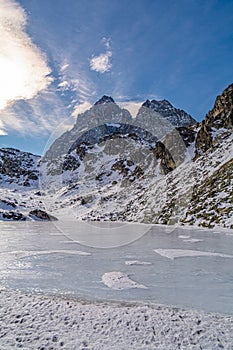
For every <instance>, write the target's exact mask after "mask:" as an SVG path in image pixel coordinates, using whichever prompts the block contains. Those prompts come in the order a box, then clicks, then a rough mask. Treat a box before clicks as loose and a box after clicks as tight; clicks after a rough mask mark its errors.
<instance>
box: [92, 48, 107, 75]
mask: <svg viewBox="0 0 233 350" xmlns="http://www.w3.org/2000/svg"><path fill="white" fill-rule="evenodd" d="M111 57H112V52H111V51H107V52H106V53H102V54H101V55H99V56H94V57H92V58H91V59H90V68H91V69H92V70H94V71H96V72H98V73H105V72H108V71H109V70H110V69H111V67H112V64H111V62H110V58H111Z"/></svg>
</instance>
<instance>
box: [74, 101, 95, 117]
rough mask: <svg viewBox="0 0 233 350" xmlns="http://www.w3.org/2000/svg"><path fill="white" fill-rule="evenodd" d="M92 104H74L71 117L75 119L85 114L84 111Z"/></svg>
mask: <svg viewBox="0 0 233 350" xmlns="http://www.w3.org/2000/svg"><path fill="white" fill-rule="evenodd" d="M91 106H92V104H91V103H90V102H83V103H79V104H76V105H75V107H74V111H73V113H72V116H73V117H77V116H78V115H79V114H81V113H83V112H85V111H86V110H88V109H89V108H91Z"/></svg>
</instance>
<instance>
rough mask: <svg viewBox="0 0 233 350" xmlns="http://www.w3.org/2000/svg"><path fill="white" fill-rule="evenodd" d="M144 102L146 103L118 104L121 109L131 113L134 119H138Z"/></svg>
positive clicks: (128, 102)
mask: <svg viewBox="0 0 233 350" xmlns="http://www.w3.org/2000/svg"><path fill="white" fill-rule="evenodd" d="M143 102H144V101H141V102H133V101H132V102H130V101H127V102H118V104H119V106H120V107H121V108H125V109H127V110H128V111H129V112H130V114H131V115H132V117H136V115H137V113H138V110H139V108H140V107H141V105H142V104H143Z"/></svg>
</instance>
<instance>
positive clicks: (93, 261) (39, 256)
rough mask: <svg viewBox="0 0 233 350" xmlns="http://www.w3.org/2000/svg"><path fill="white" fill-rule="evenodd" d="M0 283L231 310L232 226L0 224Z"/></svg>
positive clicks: (44, 290) (82, 295)
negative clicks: (201, 228)
mask: <svg viewBox="0 0 233 350" xmlns="http://www.w3.org/2000/svg"><path fill="white" fill-rule="evenodd" d="M0 240H1V244H0V279H1V286H3V287H4V286H5V287H9V288H13V289H20V290H23V291H32V292H42V293H51V294H53V293H55V294H65V295H66V294H67V295H71V296H75V297H79V298H86V299H95V300H98V299H102V300H103V299H104V300H105V299H106V300H122V301H132V302H133V301H138V302H140V301H143V302H152V303H156V304H165V305H173V306H178V307H188V308H190V307H191V308H195V309H202V310H206V311H213V312H220V313H229V314H233V234H232V231H230V230H229V231H223V230H222V231H219V232H218V231H217V230H214V231H213V230H198V229H192V228H175V227H164V226H146V225H139V224H129V225H125V224H107V223H106V224H104V223H103V224H98V225H97V224H96V225H95V224H94V225H89V224H85V223H82V222H63V223H62V222H61V223H56V224H53V223H40V222H27V223H22V222H21V223H15V222H14V223H12V222H0Z"/></svg>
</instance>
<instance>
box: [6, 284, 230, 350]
mask: <svg viewBox="0 0 233 350" xmlns="http://www.w3.org/2000/svg"><path fill="white" fill-rule="evenodd" d="M0 305H1V316H0V348H1V349H4V350H8V349H16V348H17V349H18V348H21V349H28V350H32V349H40V350H42V349H44V350H48V349H51V350H52V349H53V350H55V349H66V350H72V349H74V350H76V349H86V350H87V349H89V350H90V349H93V350H98V349H108V350H109V349H117V350H120V349H122V350H125V349H138V350H139V349H140V350H142V349H151V350H152V349H162V350H165V349H166V350H169V349H171V350H175V349H211V350H214V349H232V348H233V316H226V315H225V316H224V315H220V314H211V313H203V312H198V311H193V310H186V311H184V310H182V309H177V308H171V307H163V306H153V307H152V306H147V305H132V304H131V305H130V304H120V303H111V304H108V303H89V302H83V301H79V300H78V299H76V300H75V299H69V298H62V297H54V296H53V297H52V296H44V295H35V294H34V295H33V294H23V293H21V292H18V291H13V290H7V289H2V290H1V291H0Z"/></svg>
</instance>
